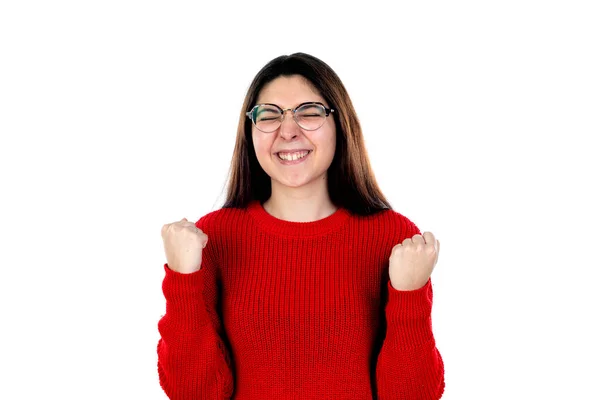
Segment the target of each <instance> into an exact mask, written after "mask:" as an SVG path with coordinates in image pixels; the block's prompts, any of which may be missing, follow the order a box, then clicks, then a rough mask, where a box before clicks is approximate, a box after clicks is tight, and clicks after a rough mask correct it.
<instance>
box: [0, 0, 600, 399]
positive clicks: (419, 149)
mask: <svg viewBox="0 0 600 400" xmlns="http://www.w3.org/2000/svg"><path fill="white" fill-rule="evenodd" d="M215 3H216V2H209V3H207V4H204V5H200V2H166V1H163V2H159V1H143V2H142V1H124V0H120V1H102V2H100V1H96V2H92V1H86V2H84V1H54V2H41V1H38V2H33V1H18V2H17V1H6V2H3V3H2V5H1V6H0V57H1V60H0V61H1V62H0V70H1V71H0V133H1V135H2V136H1V142H0V167H1V169H0V174H1V190H2V196H1V200H0V201H1V202H2V205H1V208H0V218H1V219H0V226H1V234H2V238H1V239H2V240H1V242H0V251H1V254H0V256H1V258H0V262H1V268H2V275H1V276H0V296H1V298H0V307H2V309H1V318H2V319H1V320H0V321H1V328H0V335H1V337H0V339H1V340H0V352H1V356H0V366H1V374H0V381H1V382H2V383H1V384H0V398H2V399H42V398H53V399H58V398H61V399H165V398H166V396H165V395H164V394H163V392H162V389H161V388H160V386H159V384H158V375H157V368H156V361H157V355H156V344H157V342H158V339H159V333H158V329H157V323H158V320H159V319H160V317H161V316H162V314H163V313H164V307H165V304H164V297H163V294H162V291H161V283H162V279H163V276H164V271H163V263H164V262H165V261H166V259H165V256H164V250H163V244H162V239H161V236H160V229H161V227H162V225H163V224H165V223H168V222H173V221H176V220H180V219H181V218H183V217H186V218H187V219H188V220H190V221H196V220H197V219H198V218H200V217H201V216H203V215H204V214H206V213H208V212H210V211H212V210H215V209H217V208H220V206H221V205H222V200H223V198H224V195H225V187H224V185H225V182H226V178H227V173H228V169H229V165H230V160H231V156H232V152H233V144H234V139H235V131H236V126H237V118H238V115H239V112H240V108H241V105H242V100H243V98H244V95H245V93H246V90H247V88H248V86H249V84H250V81H251V80H252V78H253V77H254V75H255V74H256V73H257V72H258V71H259V69H260V68H261V67H262V66H263V65H264V64H266V63H267V62H268V61H270V60H271V59H273V58H275V57H277V56H279V55H282V54H291V53H293V52H296V51H303V52H307V53H310V54H312V55H315V56H317V57H319V58H321V59H322V60H323V61H325V62H326V63H328V64H329V65H330V66H331V67H332V68H333V69H334V70H335V71H336V72H337V73H338V75H339V76H340V78H341V79H342V81H343V82H344V84H345V86H346V88H347V89H348V91H349V93H350V96H351V98H352V101H353V103H354V105H355V108H356V110H357V112H358V115H359V118H360V121H361V123H362V127H363V131H364V137H365V140H366V145H367V149H368V152H369V157H370V159H371V163H372V166H373V169H374V171H375V175H376V177H377V180H378V183H379V184H380V186H381V188H382V190H383V192H384V193H385V195H386V196H387V197H388V199H389V200H390V201H391V203H392V205H393V207H394V209H395V210H397V211H398V212H400V213H402V214H404V215H406V216H408V217H409V218H410V219H411V220H413V221H414V222H415V223H416V224H417V225H418V226H419V228H420V229H421V230H422V231H431V232H433V233H434V234H435V235H436V237H437V238H438V239H439V240H440V243H441V249H440V256H439V261H438V264H437V267H436V269H435V271H434V274H433V281H434V310H433V327H434V333H435V336H436V340H437V344H438V348H439V350H440V352H441V354H442V356H443V358H444V362H445V364H446V385H447V387H446V393H445V395H444V397H443V398H444V399H445V400H451V399H461V400H464V399H534V398H535V399H542V398H560V399H567V398H568V399H598V398H600V395H599V394H598V391H597V388H598V387H597V375H598V358H599V357H600V351H599V346H598V340H597V338H598V337H600V331H599V328H598V317H597V315H598V311H597V308H598V307H597V306H598V305H599V304H600V302H599V296H598V289H597V288H598V284H597V282H598V281H597V278H596V277H597V276H598V275H597V270H598V267H600V262H599V261H598V254H597V249H598V243H599V241H598V239H599V237H598V226H599V223H600V215H599V211H598V204H599V200H600V198H599V197H598V195H597V190H598V180H599V179H598V171H600V168H599V166H600V165H599V162H598V147H597V146H598V145H597V144H596V143H598V142H597V139H598V136H599V133H600V129H599V126H600V123H599V110H600V107H599V106H600V96H599V93H600V79H599V75H600V74H599V73H598V71H600V61H599V49H600V43H599V42H600V40H599V39H598V38H600V29H599V24H598V20H599V17H600V15H599V13H598V12H597V10H596V9H594V8H593V7H592V3H594V2H592V1H589V2H582V1H569V2H567V1H545V2H542V1H538V2H535V1H522V0H521V1H502V2H481V1H454V2H441V1H439V2H432V1H423V2H411V4H397V5H395V6H394V7H393V8H392V7H391V6H389V5H384V4H383V3H378V2H376V1H371V2H368V6H367V5H365V3H364V2H362V3H360V5H356V6H353V5H350V4H349V3H347V2H345V3H342V2H335V3H334V2H331V3H326V2H283V1H282V2H278V3H273V4H269V3H267V2H247V3H248V4H244V5H241V4H240V5H237V4H235V3H227V4H223V5H215ZM412 3H414V4H412Z"/></svg>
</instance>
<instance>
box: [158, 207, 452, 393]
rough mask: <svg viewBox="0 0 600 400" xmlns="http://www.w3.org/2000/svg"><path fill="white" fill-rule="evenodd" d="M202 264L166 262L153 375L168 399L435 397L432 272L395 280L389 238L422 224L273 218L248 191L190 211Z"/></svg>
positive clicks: (390, 215)
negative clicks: (227, 202)
mask: <svg viewBox="0 0 600 400" xmlns="http://www.w3.org/2000/svg"><path fill="white" fill-rule="evenodd" d="M196 226H197V227H198V228H200V229H202V231H203V232H204V233H206V234H207V235H208V244H207V246H206V247H205V248H204V250H203V252H202V268H201V269H200V270H199V271H197V272H194V273H191V274H181V273H177V272H174V271H172V270H171V269H169V267H168V265H167V264H165V265H164V269H165V278H164V281H163V286H162V288H163V293H164V295H165V298H166V313H165V315H164V316H163V317H162V318H161V319H160V321H159V323H158V329H159V332H160V335H161V338H160V340H159V342H158V376H159V381H160V385H161V386H162V388H163V390H164V391H165V393H167V395H168V396H169V398H170V399H172V400H175V399H185V400H200V399H210V400H214V399H235V400H255V399H256V400H265V399H267V400H271V399H273V400H278V399H303V400H306V399H336V400H342V399H353V400H362V399H365V400H366V399H382V400H385V399H406V400H412V399H415V400H416V399H439V398H440V397H441V396H442V392H443V391H444V365H443V361H442V358H441V356H440V353H439V352H438V350H437V348H436V345H435V340H434V337H433V333H432V326H431V306H432V287H431V280H429V281H428V282H427V284H425V286H423V287H422V288H420V289H417V290H414V291H398V290H396V289H394V288H393V287H392V286H391V283H390V280H389V274H388V264H389V257H390V255H391V251H392V247H394V245H396V244H398V243H401V242H402V240H403V239H405V238H407V237H412V236H413V235H414V234H419V233H421V232H420V231H419V229H418V228H417V227H416V226H415V224H413V223H412V222H411V221H410V220H409V219H408V218H406V217H404V216H403V215H401V214H399V213H397V212H395V211H393V210H385V211H381V212H379V213H377V214H374V215H371V216H366V217H365V216H357V215H354V214H352V213H350V212H349V211H348V210H346V209H345V208H338V210H337V211H336V212H335V213H334V214H332V215H330V216H328V217H326V218H323V219H321V220H318V221H313V222H290V221H284V220H280V219H277V218H275V217H274V216H272V215H270V214H269V213H267V212H266V211H265V209H264V208H263V206H262V204H261V203H260V202H258V201H256V200H255V201H253V202H252V203H251V204H250V205H249V206H248V208H246V209H236V208H221V209H219V210H216V211H213V212H211V213H209V214H207V215H205V216H204V217H202V218H200V220H199V221H198V222H196Z"/></svg>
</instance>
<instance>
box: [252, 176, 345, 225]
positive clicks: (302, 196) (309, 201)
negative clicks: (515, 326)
mask: <svg viewBox="0 0 600 400" xmlns="http://www.w3.org/2000/svg"><path fill="white" fill-rule="evenodd" d="M271 188H272V190H271V197H269V199H268V200H267V201H265V203H264V204H263V207H264V209H265V211H266V212H268V213H269V214H271V215H272V216H274V217H275V218H278V219H282V220H285V221H290V222H311V221H318V220H320V219H323V218H326V217H328V216H330V215H331V214H333V213H334V212H335V211H336V210H337V207H336V206H335V205H334V204H333V203H332V202H331V199H330V198H329V193H328V192H327V185H321V188H320V189H318V190H315V188H305V187H302V188H290V187H287V186H285V187H280V186H279V185H278V184H277V183H276V182H272V184H271Z"/></svg>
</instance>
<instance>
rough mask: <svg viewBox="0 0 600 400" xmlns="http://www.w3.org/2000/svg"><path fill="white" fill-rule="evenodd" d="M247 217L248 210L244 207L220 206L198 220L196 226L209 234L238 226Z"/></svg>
mask: <svg viewBox="0 0 600 400" xmlns="http://www.w3.org/2000/svg"><path fill="white" fill-rule="evenodd" d="M244 218H246V210H245V209H242V208H220V209H218V210H214V211H211V212H209V213H207V214H205V215H203V216H202V217H200V219H199V220H198V221H196V227H197V228H199V229H202V231H203V232H204V233H206V234H207V235H210V234H211V233H213V234H219V233H221V232H223V231H224V230H226V229H228V228H230V227H232V226H237V225H238V224H239V223H240V222H241V220H243V219H244Z"/></svg>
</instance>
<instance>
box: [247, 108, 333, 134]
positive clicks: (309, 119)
mask: <svg viewBox="0 0 600 400" xmlns="http://www.w3.org/2000/svg"><path fill="white" fill-rule="evenodd" d="M288 110H291V111H292V115H293V116H294V121H296V123H297V124H298V126H299V127H300V128H302V129H304V130H307V131H314V130H317V129H319V128H320V127H322V126H323V124H324V123H325V119H326V118H327V117H328V116H329V114H330V113H332V112H334V111H335V110H334V109H333V108H326V107H325V106H324V105H323V104H321V103H317V102H309V103H302V104H300V105H299V106H298V107H296V108H294V109H292V108H286V109H285V110H283V109H282V108H281V107H279V106H278V105H276V104H257V105H255V106H254V107H252V110H250V111H248V112H247V113H246V116H248V118H250V119H251V120H252V123H253V124H254V126H256V128H257V129H258V130H259V131H262V132H265V133H270V132H274V131H276V130H277V128H279V127H280V126H281V123H282V122H283V117H284V115H285V112H286V111H288Z"/></svg>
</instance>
